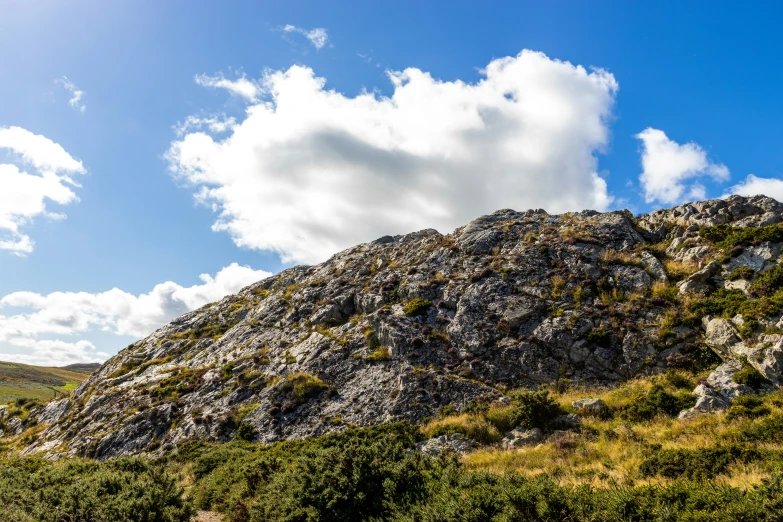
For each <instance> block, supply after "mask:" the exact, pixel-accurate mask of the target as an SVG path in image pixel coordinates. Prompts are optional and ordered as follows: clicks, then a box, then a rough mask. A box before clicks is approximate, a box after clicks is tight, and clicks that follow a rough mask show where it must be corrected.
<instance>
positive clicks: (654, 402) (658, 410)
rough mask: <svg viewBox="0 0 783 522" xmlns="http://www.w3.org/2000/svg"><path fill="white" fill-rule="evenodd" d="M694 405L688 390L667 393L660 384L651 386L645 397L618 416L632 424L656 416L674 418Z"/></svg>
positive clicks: (694, 401) (627, 407)
mask: <svg viewBox="0 0 783 522" xmlns="http://www.w3.org/2000/svg"><path fill="white" fill-rule="evenodd" d="M695 403H696V399H694V398H693V397H692V396H691V394H690V391H689V390H681V391H676V392H674V393H670V392H667V391H666V390H665V389H664V387H663V386H661V385H660V384H656V385H653V387H652V389H650V391H648V392H647V394H646V395H644V396H641V397H639V398H638V399H637V400H635V401H634V402H632V403H631V404H629V405H628V406H626V407H625V408H624V409H623V410H622V411H621V413H620V416H621V417H622V418H624V419H626V420H629V421H632V422H642V421H647V420H651V419H653V418H655V417H657V416H658V415H669V416H676V415H677V414H678V413H680V412H681V411H682V410H684V409H687V408H690V407H691V406H693V405H694V404H695Z"/></svg>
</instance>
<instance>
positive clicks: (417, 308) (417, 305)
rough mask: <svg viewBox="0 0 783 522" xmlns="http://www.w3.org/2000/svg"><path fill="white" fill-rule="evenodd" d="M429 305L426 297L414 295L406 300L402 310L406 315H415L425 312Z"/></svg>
mask: <svg viewBox="0 0 783 522" xmlns="http://www.w3.org/2000/svg"><path fill="white" fill-rule="evenodd" d="M431 306H432V303H431V302H429V301H427V300H426V299H422V298H420V297H416V298H414V299H411V300H410V301H408V302H407V303H406V304H405V306H404V307H403V309H402V311H403V312H404V313H405V315H407V316H408V317H415V316H417V315H424V314H425V313H427V310H429V308H430V307H431Z"/></svg>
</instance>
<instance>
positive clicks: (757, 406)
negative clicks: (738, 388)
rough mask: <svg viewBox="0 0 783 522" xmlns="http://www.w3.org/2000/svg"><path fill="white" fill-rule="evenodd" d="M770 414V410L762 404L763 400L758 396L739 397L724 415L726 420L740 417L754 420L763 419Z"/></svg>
mask: <svg viewBox="0 0 783 522" xmlns="http://www.w3.org/2000/svg"><path fill="white" fill-rule="evenodd" d="M770 413H772V410H770V409H769V407H768V406H767V405H766V404H764V400H763V399H762V398H761V397H759V396H758V395H740V396H739V397H737V398H736V399H734V400H733V401H732V402H731V407H730V408H729V411H728V412H727V413H726V420H729V421H731V420H733V419H737V418H740V417H746V418H748V419H755V418H757V417H765V416H767V415H769V414H770Z"/></svg>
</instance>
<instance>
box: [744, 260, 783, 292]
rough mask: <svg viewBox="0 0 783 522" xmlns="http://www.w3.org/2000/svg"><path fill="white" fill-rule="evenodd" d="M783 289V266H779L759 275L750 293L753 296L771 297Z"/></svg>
mask: <svg viewBox="0 0 783 522" xmlns="http://www.w3.org/2000/svg"><path fill="white" fill-rule="evenodd" d="M738 270H739V269H738ZM735 271H736V270H735ZM782 287H783V265H780V264H778V265H775V266H773V267H772V268H770V269H769V270H766V271H765V272H762V273H761V274H759V276H758V277H757V278H756V280H755V281H753V283H751V285H750V291H751V293H752V294H753V295H760V296H765V297H771V296H773V295H774V294H775V293H776V292H777V291H778V290H780V288H782Z"/></svg>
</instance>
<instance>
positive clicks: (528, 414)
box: [508, 390, 565, 430]
mask: <svg viewBox="0 0 783 522" xmlns="http://www.w3.org/2000/svg"><path fill="white" fill-rule="evenodd" d="M511 399H512V406H513V410H512V412H511V415H510V416H509V419H508V420H509V421H510V424H511V425H512V426H521V427H522V428H525V429H530V428H541V429H544V430H546V429H548V428H549V427H550V426H551V424H552V421H553V420H554V419H555V417H557V416H558V415H562V414H563V413H565V412H564V411H563V409H562V408H561V407H560V405H559V404H558V403H557V401H555V400H554V399H553V398H552V397H550V396H549V392H548V391H546V390H540V391H537V392H526V391H520V392H516V393H514V394H512V395H511Z"/></svg>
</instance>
